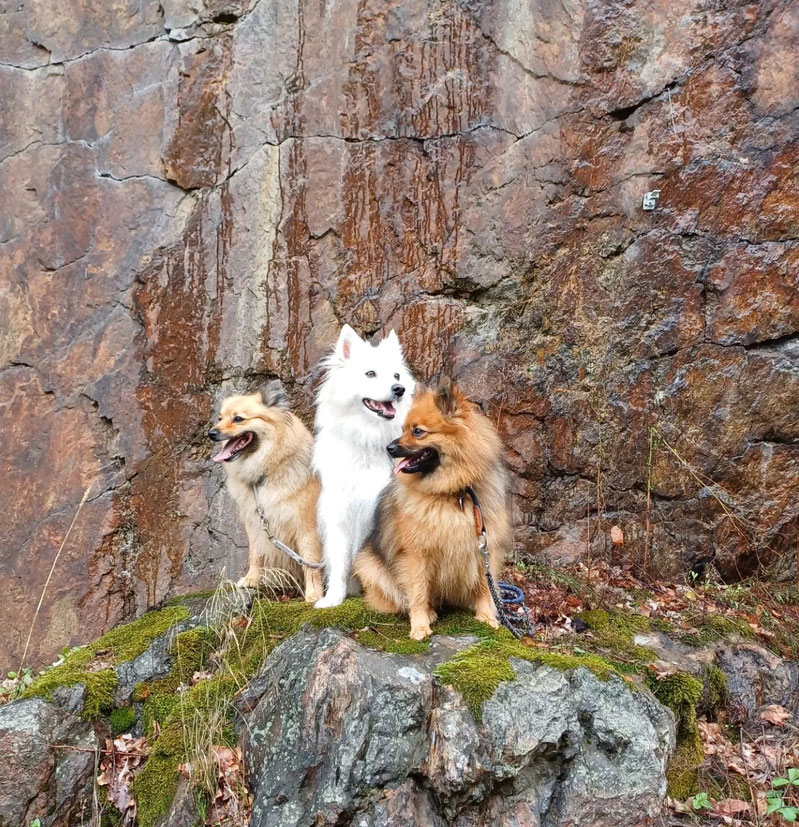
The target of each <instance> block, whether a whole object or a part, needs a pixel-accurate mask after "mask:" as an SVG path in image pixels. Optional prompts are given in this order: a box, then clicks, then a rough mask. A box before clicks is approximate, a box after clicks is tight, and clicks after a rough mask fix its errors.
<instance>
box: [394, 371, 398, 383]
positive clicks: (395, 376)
mask: <svg viewBox="0 0 799 827" xmlns="http://www.w3.org/2000/svg"><path fill="white" fill-rule="evenodd" d="M394 378H395V379H396V380H397V382H399V374H398V373H395V374H394Z"/></svg>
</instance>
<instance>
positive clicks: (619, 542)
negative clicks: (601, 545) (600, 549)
mask: <svg viewBox="0 0 799 827" xmlns="http://www.w3.org/2000/svg"><path fill="white" fill-rule="evenodd" d="M610 542H611V543H613V545H614V546H623V545H624V532H623V531H622V530H621V526H617V525H614V526H613V528H611V529H610Z"/></svg>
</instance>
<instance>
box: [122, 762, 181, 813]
mask: <svg viewBox="0 0 799 827" xmlns="http://www.w3.org/2000/svg"><path fill="white" fill-rule="evenodd" d="M178 765H179V762H178V760H177V758H175V757H174V756H172V755H151V756H150V757H149V758H148V759H147V763H146V764H145V765H144V769H143V770H141V771H140V772H138V773H137V774H136V777H135V778H134V779H133V794H134V795H135V796H136V803H137V815H138V818H137V822H138V824H139V825H140V827H152V825H153V824H155V823H156V822H157V821H158V819H159V818H161V817H162V816H163V815H165V814H166V813H167V812H168V811H169V806H170V805H171V804H172V800H173V799H174V798H175V793H176V792H177V789H178Z"/></svg>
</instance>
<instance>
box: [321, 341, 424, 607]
mask: <svg viewBox="0 0 799 827" xmlns="http://www.w3.org/2000/svg"><path fill="white" fill-rule="evenodd" d="M323 365H324V367H325V368H326V369H327V375H326V376H325V379H324V382H323V383H322V386H321V387H320V389H319V394H318V396H317V400H316V442H315V444H314V450H313V468H314V470H315V471H316V472H317V473H318V474H319V478H320V480H321V482H322V492H321V494H320V495H319V506H318V511H317V514H318V522H319V535H320V537H321V539H322V552H323V557H324V561H325V568H326V570H327V590H326V593H325V596H324V597H323V598H322V599H321V600H318V601H317V602H316V604H315V605H316V606H317V607H318V608H325V607H328V606H338V605H339V603H341V602H342V601H343V600H344V598H345V597H346V596H347V582H348V579H349V572H350V564H351V563H352V558H353V557H354V556H355V554H356V553H357V552H358V551H359V550H360V548H361V547H362V546H363V544H364V541H365V540H366V538H367V536H368V535H369V532H370V531H371V529H372V523H373V520H374V513H375V507H376V505H377V501H378V499H379V497H380V494H381V492H382V490H383V488H385V486H386V485H387V483H388V481H389V480H390V479H391V468H392V461H391V458H390V457H389V455H388V452H387V451H386V446H387V445H388V444H389V442H392V441H393V440H395V439H396V438H397V437H398V436H399V435H400V434H401V433H402V423H403V421H404V419H405V415H406V414H407V413H408V409H409V408H410V403H411V396H412V395H413V389H414V380H413V377H412V376H411V374H410V371H409V370H408V368H407V366H406V364H405V360H404V358H403V355H402V347H401V346H400V343H399V339H398V338H397V334H396V333H395V332H394V331H393V330H392V331H391V333H389V334H388V336H387V337H386V338H385V339H383V341H381V342H380V344H378V345H377V346H373V345H370V344H368V343H367V342H364V341H363V339H361V338H360V336H358V334H357V333H356V332H355V331H354V330H353V329H352V328H351V327H350V326H349V325H344V327H343V328H342V329H341V333H340V334H339V337H338V342H337V343H336V346H335V349H334V350H333V353H332V354H331V355H330V356H329V357H327V358H326V359H325V361H324V363H323Z"/></svg>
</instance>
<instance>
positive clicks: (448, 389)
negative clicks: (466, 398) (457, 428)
mask: <svg viewBox="0 0 799 827" xmlns="http://www.w3.org/2000/svg"><path fill="white" fill-rule="evenodd" d="M461 399H463V394H462V393H461V392H460V391H459V390H458V388H457V387H456V385H455V383H454V382H453V381H452V380H451V379H450V378H449V376H443V377H442V378H441V379H440V380H439V382H438V387H437V388H436V406H437V407H438V409H439V410H440V411H441V413H442V414H444V416H452V415H453V414H454V413H455V411H456V410H457V409H458V404H459V403H460V401H461Z"/></svg>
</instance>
